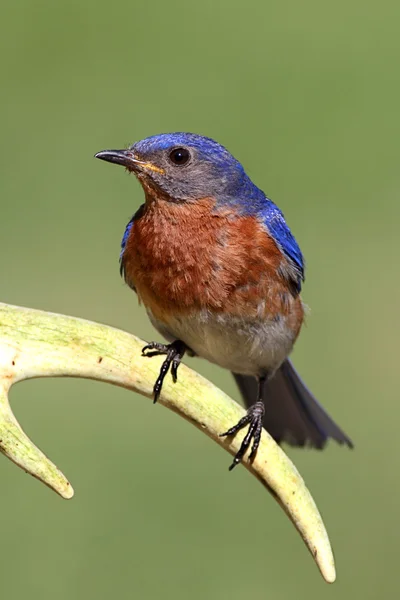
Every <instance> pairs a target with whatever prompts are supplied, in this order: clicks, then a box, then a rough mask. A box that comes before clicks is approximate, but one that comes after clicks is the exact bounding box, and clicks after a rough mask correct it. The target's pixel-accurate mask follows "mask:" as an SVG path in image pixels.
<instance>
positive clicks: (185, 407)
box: [0, 303, 336, 583]
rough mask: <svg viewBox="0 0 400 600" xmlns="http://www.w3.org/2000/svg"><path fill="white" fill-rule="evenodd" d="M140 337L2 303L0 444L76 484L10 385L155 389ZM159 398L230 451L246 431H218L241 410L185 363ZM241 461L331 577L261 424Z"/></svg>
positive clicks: (51, 479)
mask: <svg viewBox="0 0 400 600" xmlns="http://www.w3.org/2000/svg"><path fill="white" fill-rule="evenodd" d="M143 345H144V342H143V341H142V340H139V339H138V338H136V337H135V336H133V335H130V334H128V333H126V332H124V331H120V330H117V329H114V328H112V327H108V326H106V325H102V324H98V323H93V322H90V321H84V320H82V319H76V318H73V317H68V316H64V315H58V314H53V313H47V312H42V311H37V310H33V309H29V308H21V307H16V306H10V305H7V304H1V303H0V451H1V452H2V453H3V454H5V455H6V456H7V457H8V458H10V459H11V460H12V461H13V462H15V464H17V465H18V466H19V467H21V468H22V469H24V470H25V471H27V472H28V473H30V474H31V475H33V476H34V477H36V478H37V479H40V481H43V483H45V484H46V485H48V486H49V487H50V488H52V489H53V490H54V491H56V492H57V493H58V494H60V496H62V497H63V498H71V497H72V496H73V493H74V492H73V489H72V487H71V485H70V483H69V482H68V480H67V479H66V478H65V476H64V475H63V473H61V471H59V470H58V469H57V467H56V466H55V465H54V464H53V463H52V462H51V461H50V460H49V459H48V458H47V457H46V456H45V455H44V454H43V453H42V452H41V451H40V450H39V449H38V448H37V447H36V446H35V445H34V444H33V442H32V441H31V440H30V439H29V438H28V437H27V435H26V434H25V433H24V431H23V430H22V428H21V426H20V425H19V423H18V421H17V420H16V418H15V416H14V414H13V412H12V410H11V407H10V404H9V401H8V391H9V389H10V387H11V386H12V385H13V384H14V383H17V382H18V381H22V380H24V379H32V378H34V377H85V378H89V379H96V380H99V381H105V382H108V383H113V384H114V385H119V386H122V387H124V388H127V389H129V390H132V391H135V392H138V393H140V394H142V395H144V396H147V397H151V396H152V387H153V383H154V381H155V379H156V377H157V375H158V372H159V367H160V361H161V360H162V359H161V358H160V359H156V358H153V359H152V360H151V361H149V360H147V359H146V358H145V357H143V356H142V353H141V348H142V347H143ZM159 401H160V403H161V404H163V405H164V406H166V407H167V408H169V409H171V410H173V411H174V412H176V413H177V414H179V415H180V416H181V417H184V418H185V419H187V420H188V421H190V422H191V423H192V424H193V425H195V426H196V427H198V428H199V429H200V430H201V431H203V432H204V433H205V434H206V435H208V436H209V437H210V438H212V439H213V440H214V441H215V442H217V443H218V444H219V445H220V446H222V447H224V448H225V450H227V451H228V452H230V453H231V454H233V455H234V454H236V452H237V451H238V449H239V447H240V443H241V441H242V438H243V434H242V433H241V432H239V433H238V434H237V435H236V436H235V437H234V439H224V438H221V437H219V434H220V432H221V431H225V430H226V429H228V428H229V426H230V425H231V424H232V423H235V422H236V421H238V420H239V419H240V418H241V417H242V416H243V414H244V410H243V408H242V407H241V406H239V405H238V404H237V403H236V402H234V401H233V400H232V399H231V398H229V397H228V396H227V395H226V394H224V393H223V392H222V391H221V390H219V389H218V388H216V387H215V386H214V385H212V384H211V383H210V382H209V381H207V380H206V379H204V378H203V377H201V376H200V375H198V374H197V373H195V372H194V371H192V370H191V369H189V368H187V367H186V366H185V365H182V366H181V367H180V370H179V380H178V382H177V383H175V384H174V383H173V382H172V381H171V379H170V378H167V379H166V380H165V382H164V385H163V389H162V394H161V397H160V400H159ZM243 465H244V466H245V467H246V468H247V469H248V470H249V471H250V473H251V474H252V475H254V476H255V477H256V478H257V479H258V480H259V481H260V482H261V483H262V484H263V485H264V486H265V487H266V488H267V490H268V491H269V492H270V493H271V494H272V495H273V497H274V498H275V499H276V500H277V501H278V502H279V504H280V505H281V506H282V508H283V509H284V511H285V512H286V514H287V515H288V516H289V518H290V519H291V520H292V522H293V523H294V525H295V527H296V528H297V529H298V531H299V533H300V535H301V536H302V538H303V540H304V542H305V543H306V545H307V547H308V548H309V550H310V552H311V554H312V556H313V557H314V559H315V561H316V563H317V565H318V567H319V569H320V571H321V573H322V576H323V577H324V579H325V580H326V581H328V582H330V583H331V582H333V581H334V580H335V577H336V575H335V565H334V559H333V554H332V550H331V546H330V543H329V538H328V535H327V533H326V530H325V527H324V524H323V522H322V519H321V516H320V514H319V512H318V509H317V507H316V505H315V503H314V500H313V499H312V497H311V495H310V493H309V491H308V490H307V488H306V486H305V484H304V481H303V479H302V478H301V476H300V475H299V473H298V471H297V470H296V468H295V466H294V465H293V464H292V462H291V461H290V460H289V458H288V457H287V456H286V454H285V453H284V452H283V451H282V450H281V448H280V447H279V446H278V445H277V444H276V443H275V441H274V440H273V439H272V438H271V436H270V435H269V434H268V433H267V432H266V431H265V430H263V433H262V437H261V443H260V446H259V449H258V451H257V455H256V457H255V459H254V460H253V461H252V462H251V463H250V462H248V460H247V458H245V459H244V461H243Z"/></svg>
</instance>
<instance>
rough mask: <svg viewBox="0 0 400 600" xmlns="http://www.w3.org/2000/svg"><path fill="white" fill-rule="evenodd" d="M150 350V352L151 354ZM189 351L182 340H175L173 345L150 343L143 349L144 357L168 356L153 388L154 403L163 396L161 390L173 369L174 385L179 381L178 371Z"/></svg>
mask: <svg viewBox="0 0 400 600" xmlns="http://www.w3.org/2000/svg"><path fill="white" fill-rule="evenodd" d="M149 350H150V352H149ZM186 350H187V347H186V345H185V344H184V343H183V342H181V341H180V340H175V341H174V342H172V344H160V343H159V342H150V344H147V345H146V346H145V347H144V348H142V355H143V356H147V357H149V358H151V357H152V356H159V355H160V354H166V355H167V358H166V359H165V360H164V362H163V364H162V365H161V369H160V373H159V375H158V377H157V380H156V382H155V384H154V388H153V398H154V400H153V402H154V403H156V402H157V400H158V398H159V397H160V394H161V388H162V385H163V382H164V379H165V376H166V374H167V373H168V371H169V368H170V367H171V375H172V379H173V381H174V383H175V382H176V380H177V376H178V375H177V371H178V367H179V365H180V362H181V360H182V358H183V356H184V354H185V352H186Z"/></svg>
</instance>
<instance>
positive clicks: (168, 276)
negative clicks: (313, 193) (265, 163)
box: [96, 133, 353, 469]
mask: <svg viewBox="0 0 400 600" xmlns="http://www.w3.org/2000/svg"><path fill="white" fill-rule="evenodd" d="M96 158H100V159H101V160H105V161H108V162H111V163H116V164H118V165H122V166H124V167H125V168H126V169H127V170H128V171H129V172H132V173H134V174H135V175H136V177H137V179H138V180H139V182H140V183H141V185H142V187H143V191H144V196H145V203H144V204H142V206H140V208H139V210H138V211H137V212H136V213H135V214H134V215H133V217H132V218H131V220H130V221H129V223H128V225H127V226H126V229H125V233H124V235H123V238H122V244H121V254H120V267H121V275H123V277H124V278H125V281H126V283H127V284H128V285H129V286H130V287H131V288H132V289H133V290H134V291H135V292H136V294H137V295H138V298H139V301H141V302H142V303H143V304H144V306H145V308H146V311H147V314H148V316H149V318H150V321H151V322H152V324H153V325H154V327H155V328H156V329H157V331H158V332H159V333H160V334H161V335H162V336H163V337H164V338H165V339H166V340H167V342H168V343H159V342H151V343H149V344H148V345H146V346H145V347H144V348H143V354H144V355H146V356H155V355H160V354H162V355H165V356H166V358H165V361H164V362H163V364H162V367H161V370H160V374H159V376H158V378H157V380H156V382H155V385H154V402H156V401H157V399H158V397H159V395H160V392H161V388H162V384H163V381H164V378H165V376H166V374H167V373H168V371H169V370H171V375H172V378H173V380H174V381H176V378H177V371H178V367H179V364H180V362H181V360H182V358H183V356H184V355H185V353H186V354H188V355H189V356H199V357H202V358H205V359H207V360H209V361H210V362H212V363H215V364H217V365H219V366H221V367H223V368H225V369H229V370H230V371H231V372H232V373H233V376H234V378H235V380H236V382H237V384H238V386H239V389H240V392H241V394H242V396H243V399H244V402H245V404H246V407H247V408H248V410H247V413H246V415H245V416H244V417H243V418H242V419H240V421H239V422H238V423H236V424H233V425H232V427H231V428H230V429H229V430H228V431H226V432H224V433H222V434H221V435H222V436H232V435H234V434H235V433H236V432H237V431H239V430H240V429H242V428H244V427H247V431H246V435H245V437H244V439H243V442H242V444H241V446H240V449H239V451H238V452H237V454H236V456H235V458H234V460H233V463H232V465H231V466H230V469H232V468H233V467H234V466H235V465H237V464H238V463H240V462H241V461H242V459H243V457H244V455H245V453H246V451H247V450H248V449H250V446H251V449H250V453H249V460H251V459H252V458H253V457H254V455H255V453H256V451H257V448H258V445H259V442H260V437H261V431H262V426H263V424H264V425H265V428H266V429H267V431H268V432H269V433H270V435H271V436H272V437H273V438H274V439H275V440H276V441H277V442H278V443H281V442H287V443H289V444H291V445H293V446H306V445H308V446H311V447H314V448H323V447H324V446H325V444H326V442H327V440H328V439H329V438H332V439H334V440H336V441H337V442H339V443H340V444H346V445H347V446H349V447H353V444H352V442H351V440H350V439H349V438H348V437H347V435H346V434H345V433H344V432H343V431H342V430H341V429H340V428H339V427H338V425H336V423H335V422H334V421H333V420H332V419H331V418H330V417H329V415H328V414H327V413H326V412H325V410H324V409H323V408H322V406H321V405H320V404H319V403H318V402H317V400H316V399H315V398H314V396H313V395H312V394H311V392H310V391H309V390H308V389H307V387H306V386H305V384H304V383H303V382H302V380H301V379H300V377H299V375H298V374H297V373H296V371H295V369H294V367H293V365H292V363H291V361H290V360H289V359H288V356H289V354H290V352H291V350H292V348H293V345H294V343H295V341H296V339H297V337H298V335H299V332H300V329H301V326H302V324H303V321H304V305H303V303H302V300H301V297H300V292H301V287H302V283H303V281H304V259H303V255H302V253H301V250H300V248H299V246H298V244H297V242H296V240H295V238H294V236H293V235H292V233H291V231H290V229H289V227H288V225H287V224H286V221H285V218H284V216H283V214H282V212H281V211H280V210H279V208H278V207H277V206H276V205H275V204H274V203H273V202H272V201H271V200H270V199H269V198H267V196H266V195H265V194H264V192H263V191H261V190H260V189H259V188H258V187H257V186H256V185H255V184H254V183H253V182H252V181H251V179H250V178H249V177H248V176H247V174H246V172H245V170H244V168H243V167H242V165H241V164H240V162H238V161H237V160H236V159H235V158H234V157H233V156H232V155H231V154H230V153H229V152H228V150H226V148H224V147H223V146H221V145H220V144H218V143H217V142H215V141H214V140H212V139H210V138H207V137H203V136H200V135H196V134H193V133H166V134H160V135H155V136H152V137H149V138H146V139H144V140H141V141H139V142H136V143H135V144H133V145H132V146H130V147H129V148H127V149H124V150H104V151H102V152H99V153H98V154H96Z"/></svg>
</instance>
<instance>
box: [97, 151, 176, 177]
mask: <svg viewBox="0 0 400 600" xmlns="http://www.w3.org/2000/svg"><path fill="white" fill-rule="evenodd" d="M94 156H95V158H100V160H106V161H107V162H111V163H115V164H116V165H122V166H123V167H125V168H126V169H128V170H129V171H136V172H137V171H142V170H144V171H147V170H149V171H156V172H157V173H164V170H163V169H160V168H159V167H157V166H156V165H153V164H152V163H149V162H146V161H143V160H139V159H138V158H136V157H135V155H134V154H133V152H132V151H131V150H102V151H101V152H98V153H97V154H95V155H94Z"/></svg>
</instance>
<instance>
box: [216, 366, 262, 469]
mask: <svg viewBox="0 0 400 600" xmlns="http://www.w3.org/2000/svg"><path fill="white" fill-rule="evenodd" d="M265 380H266V377H259V378H258V393H257V402H256V403H255V404H253V406H250V408H249V409H248V411H247V414H246V415H245V416H244V417H242V418H241V419H240V421H239V422H238V423H236V425H234V426H233V427H231V428H230V429H228V431H225V433H221V434H220V435H221V437H222V436H228V435H234V434H235V433H236V432H237V431H239V430H240V429H242V428H243V427H246V425H248V426H249V429H248V431H247V433H246V435H245V436H244V438H243V441H242V444H241V446H240V448H239V450H238V452H237V453H236V455H235V458H234V459H233V463H232V464H231V466H230V467H229V470H230V471H232V469H233V468H234V467H236V465H238V464H239V463H240V462H241V460H242V458H243V456H244V455H245V453H246V450H247V449H248V448H249V447H250V444H251V440H253V446H252V448H251V452H250V454H249V459H251V458H253V456H255V453H256V452H257V448H258V446H259V444H260V438H261V431H262V426H263V417H264V413H265V407H264V402H263V400H262V396H263V386H264V382H265Z"/></svg>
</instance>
